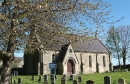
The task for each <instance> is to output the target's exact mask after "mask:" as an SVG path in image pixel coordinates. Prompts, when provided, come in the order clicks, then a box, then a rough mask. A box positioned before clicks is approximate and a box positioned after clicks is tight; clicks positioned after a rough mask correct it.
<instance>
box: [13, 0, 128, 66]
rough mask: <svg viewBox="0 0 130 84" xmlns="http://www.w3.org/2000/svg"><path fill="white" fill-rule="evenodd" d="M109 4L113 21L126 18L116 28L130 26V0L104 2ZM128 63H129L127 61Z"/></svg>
mask: <svg viewBox="0 0 130 84" xmlns="http://www.w3.org/2000/svg"><path fill="white" fill-rule="evenodd" d="M103 1H104V2H107V3H108V4H111V7H110V9H111V10H112V12H111V14H110V16H113V18H111V21H113V20H114V21H116V20H119V19H120V18H122V17H124V18H123V19H122V20H121V21H119V22H117V23H115V24H113V25H114V26H115V27H118V26H122V25H130V0H103ZM109 26H110V25H105V26H104V27H105V29H106V30H107V29H108V28H109ZM15 56H20V57H22V56H23V53H15ZM112 62H113V65H117V64H118V61H117V60H116V59H112ZM127 63H129V62H128V61H127Z"/></svg>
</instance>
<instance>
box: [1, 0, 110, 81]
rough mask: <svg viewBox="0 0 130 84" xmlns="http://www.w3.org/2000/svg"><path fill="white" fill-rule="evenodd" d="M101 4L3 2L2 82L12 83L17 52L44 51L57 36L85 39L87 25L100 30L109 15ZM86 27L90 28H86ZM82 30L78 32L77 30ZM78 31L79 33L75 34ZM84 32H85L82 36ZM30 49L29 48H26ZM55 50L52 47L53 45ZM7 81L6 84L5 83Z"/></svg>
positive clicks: (45, 0) (32, 0)
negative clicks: (81, 37)
mask: <svg viewBox="0 0 130 84" xmlns="http://www.w3.org/2000/svg"><path fill="white" fill-rule="evenodd" d="M108 7H109V5H107V4H105V3H104V2H102V1H101V0H96V1H95V0H92V1H88V0H87V1H85V0H13V1H12V0H8V1H7V0H2V1H1V2H0V59H1V60H2V61H3V71H2V77H1V81H2V82H3V83H8V82H9V75H10V73H11V72H10V70H11V64H12V61H13V60H14V52H15V50H19V49H21V48H22V49H24V47H26V49H25V51H27V52H33V51H34V50H39V51H40V50H44V51H45V46H44V45H46V44H51V42H54V41H56V40H55V39H54V38H55V36H65V35H66V34H67V33H75V34H84V35H86V32H87V30H85V29H86V25H88V24H90V23H91V24H92V25H94V26H98V28H100V26H102V25H101V23H105V22H106V20H107V19H108V18H106V17H107V16H108V15H109V13H110V11H107V8H108ZM86 23H87V24H86ZM75 26H78V27H81V29H80V28H79V30H77V27H75ZM75 30H76V31H75ZM82 31H84V32H83V33H82ZM26 45H27V46H26ZM52 46H53V45H52ZM5 79H6V80H5Z"/></svg>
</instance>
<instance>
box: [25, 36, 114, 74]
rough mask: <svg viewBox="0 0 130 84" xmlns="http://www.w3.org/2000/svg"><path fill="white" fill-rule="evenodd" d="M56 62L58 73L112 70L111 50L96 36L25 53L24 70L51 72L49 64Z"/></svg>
mask: <svg viewBox="0 0 130 84" xmlns="http://www.w3.org/2000/svg"><path fill="white" fill-rule="evenodd" d="M46 47H47V46H46ZM50 63H54V64H56V65H57V66H56V74H65V75H70V74H81V73H83V74H90V73H95V72H97V73H103V72H106V71H108V72H109V71H112V70H113V66H112V63H111V52H110V51H109V50H108V49H107V48H106V46H105V45H104V44H103V43H102V42H101V41H100V40H99V39H98V38H96V37H92V38H90V39H86V40H84V41H82V40H81V39H80V40H78V41H76V42H68V43H67V42H64V44H62V45H61V44H58V43H55V44H54V46H51V47H49V48H46V51H43V52H38V51H36V52H35V53H34V54H29V53H28V54H25V55H24V66H23V71H24V73H25V74H28V75H32V74H34V75H41V74H50V73H52V72H53V69H50V68H49V64H50Z"/></svg>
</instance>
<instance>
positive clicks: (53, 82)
mask: <svg viewBox="0 0 130 84" xmlns="http://www.w3.org/2000/svg"><path fill="white" fill-rule="evenodd" d="M51 84H55V75H51Z"/></svg>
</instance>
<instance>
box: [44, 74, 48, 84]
mask: <svg viewBox="0 0 130 84" xmlns="http://www.w3.org/2000/svg"><path fill="white" fill-rule="evenodd" d="M44 84H48V75H46V74H45V75H44Z"/></svg>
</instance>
